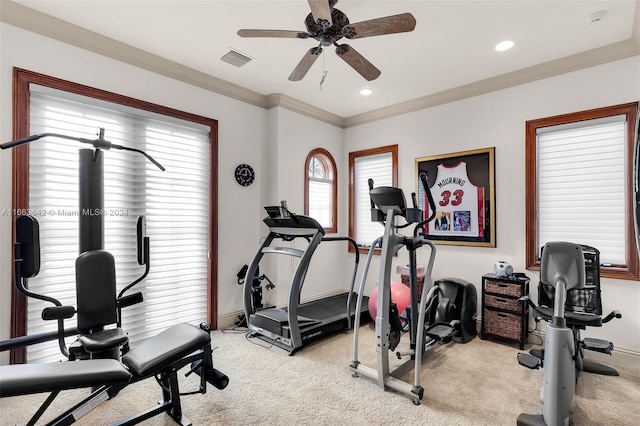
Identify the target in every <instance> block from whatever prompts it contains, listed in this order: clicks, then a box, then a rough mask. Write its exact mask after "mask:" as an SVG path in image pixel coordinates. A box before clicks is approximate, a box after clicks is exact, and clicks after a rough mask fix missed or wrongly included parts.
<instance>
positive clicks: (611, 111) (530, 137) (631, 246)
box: [525, 102, 640, 280]
mask: <svg viewBox="0 0 640 426" xmlns="http://www.w3.org/2000/svg"><path fill="white" fill-rule="evenodd" d="M637 114H638V102H631V103H627V104H620V105H614V106H610V107H604V108H596V109H591V110H587V111H581V112H575V113H569V114H562V115H556V116H553V117H547V118H541V119H536V120H530V121H527V122H526V136H525V139H526V147H525V158H526V163H525V178H526V212H525V215H526V264H527V269H531V270H539V269H540V260H539V249H540V248H539V245H540V244H539V243H538V222H537V192H538V188H537V161H536V160H537V155H536V154H537V129H538V128H540V127H549V126H555V125H560V124H568V123H575V122H579V121H585V120H591V119H596V118H602V117H610V116H615V115H626V117H627V128H626V132H627V141H626V160H625V161H626V165H625V167H626V173H625V178H626V186H627V187H626V193H627V202H626V211H625V216H626V223H625V228H626V245H625V252H626V265H612V266H601V267H600V275H601V276H602V277H607V278H616V279H623V280H638V279H639V278H640V264H639V262H638V255H637V253H638V252H637V248H636V238H635V233H634V229H635V225H634V209H633V203H634V201H633V182H634V178H633V169H634V165H633V153H634V138H635V132H636V129H635V126H636V122H637V119H638V116H637Z"/></svg>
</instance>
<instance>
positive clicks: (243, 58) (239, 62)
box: [220, 49, 253, 68]
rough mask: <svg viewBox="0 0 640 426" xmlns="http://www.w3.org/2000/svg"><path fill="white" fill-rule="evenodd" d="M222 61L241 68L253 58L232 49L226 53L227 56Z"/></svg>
mask: <svg viewBox="0 0 640 426" xmlns="http://www.w3.org/2000/svg"><path fill="white" fill-rule="evenodd" d="M220 59H222V60H223V61H224V62H226V63H228V64H231V65H235V66H236V67H238V68H240V67H241V66H243V65H244V64H246V63H247V62H249V61H251V60H252V59H253V58H251V57H249V56H247V55H244V54H242V53H240V52H238V51H237V50H233V49H231V50H230V51H228V52H227V53H225V55H224V56H223V57H222V58H220Z"/></svg>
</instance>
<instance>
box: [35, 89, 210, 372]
mask: <svg viewBox="0 0 640 426" xmlns="http://www.w3.org/2000/svg"><path fill="white" fill-rule="evenodd" d="M43 92H45V93H39V92H38V88H36V87H34V88H32V91H31V104H30V120H31V121H30V126H31V127H30V133H31V134H40V133H60V134H65V135H69V136H75V137H83V138H87V139H96V137H97V130H98V128H104V129H105V139H106V140H108V141H110V142H113V143H114V144H118V145H123V146H127V147H132V148H136V149H141V150H143V151H145V152H147V153H148V154H149V155H151V156H152V157H153V158H154V159H156V160H157V161H158V162H160V163H161V164H162V165H163V166H164V167H165V168H166V171H164V172H162V171H160V170H159V169H157V168H156V166H154V165H153V164H151V163H150V162H148V161H147V160H146V159H145V158H144V157H143V156H142V155H139V154H136V153H134V152H128V151H117V150H110V151H104V152H103V155H104V183H105V185H104V209H105V215H104V237H105V239H104V249H105V250H107V251H109V252H110V253H111V254H113V255H114V257H115V259H116V275H117V284H118V285H117V287H118V291H120V290H121V289H122V288H123V287H124V286H126V285H127V284H129V283H130V282H132V281H133V280H135V279H136V278H137V277H139V276H140V275H141V274H142V272H143V270H144V267H143V266H140V265H138V263H137V261H136V227H135V226H136V219H137V217H138V216H139V215H144V216H145V218H146V223H147V235H148V236H149V237H150V257H151V259H150V264H151V270H150V273H149V275H148V276H147V278H146V279H145V280H144V281H142V282H141V283H139V284H137V285H136V286H135V287H134V288H133V289H131V290H130V291H129V292H127V294H131V293H133V292H136V291H141V292H142V293H143V295H144V301H143V302H142V303H140V304H137V305H134V306H131V307H128V308H125V309H124V310H123V328H124V329H125V330H126V331H127V332H128V334H129V339H130V342H131V343H132V344H135V342H137V341H139V340H141V339H144V338H147V337H149V336H152V335H154V334H157V333H158V332H159V331H161V330H163V329H165V328H166V327H168V326H169V325H171V324H174V323H176V322H190V323H194V324H197V323H199V322H202V321H206V318H207V273H208V271H207V258H208V255H209V253H208V223H209V222H208V215H209V143H208V141H209V139H208V134H209V128H208V127H207V126H203V125H200V124H196V123H191V122H187V121H182V120H177V119H174V118H169V117H164V116H160V115H157V114H151V113H147V112H143V111H138V110H134V109H132V108H125V107H121V106H119V105H115V104H107V103H105V102H100V103H98V101H95V100H93V99H91V98H85V97H79V96H77V97H76V96H74V97H73V98H72V99H69V97H68V95H67V94H62V93H63V92H61V93H57V91H54V90H51V89H43ZM87 148H88V149H90V148H91V146H90V145H83V144H80V143H76V142H73V141H68V140H64V139H60V138H54V137H50V138H44V139H41V140H39V141H37V142H34V143H32V144H30V157H29V186H30V190H29V208H30V209H31V211H33V212H39V213H40V214H38V215H37V219H38V221H39V222H40V245H41V269H40V273H39V275H38V276H37V277H35V278H32V279H30V280H29V287H30V289H31V290H32V291H34V292H36V293H41V294H46V295H50V296H53V297H55V298H57V299H59V300H60V301H61V302H62V303H63V304H64V305H67V304H68V305H73V306H75V305H76V300H75V259H76V257H77V256H78V254H79V253H78V220H79V218H78V214H79V212H78V156H79V154H78V152H79V150H80V149H87ZM48 305H50V304H47V303H45V302H41V301H38V300H34V299H30V298H29V299H28V307H27V332H28V334H34V333H39V332H44V331H52V330H55V329H56V323H55V321H47V322H45V321H43V320H42V319H41V317H40V314H41V311H42V309H43V308H44V307H45V306H48ZM75 321H76V320H75V318H72V319H70V320H67V325H66V326H67V327H72V326H75ZM60 358H61V354H60V352H59V349H58V346H57V342H47V343H42V344H38V345H33V346H30V347H28V349H27V361H28V362H44V361H53V360H57V359H60Z"/></svg>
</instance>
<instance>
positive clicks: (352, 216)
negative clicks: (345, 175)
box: [349, 145, 398, 253]
mask: <svg viewBox="0 0 640 426" xmlns="http://www.w3.org/2000/svg"><path fill="white" fill-rule="evenodd" d="M389 152H390V153H391V168H392V171H391V173H392V174H391V181H392V185H393V186H398V145H387V146H381V147H378V148H371V149H364V150H362V151H355V152H350V153H349V236H351V238H353V239H355V240H356V241H357V236H356V209H355V206H356V188H355V186H356V184H355V182H356V175H355V173H356V170H355V167H354V166H355V161H356V158H359V157H367V156H370V155H377V154H385V153H389ZM359 250H360V253H367V252H368V251H369V249H368V248H360V249H359ZM349 251H354V248H353V247H352V246H351V245H349ZM379 251H380V249H376V253H379Z"/></svg>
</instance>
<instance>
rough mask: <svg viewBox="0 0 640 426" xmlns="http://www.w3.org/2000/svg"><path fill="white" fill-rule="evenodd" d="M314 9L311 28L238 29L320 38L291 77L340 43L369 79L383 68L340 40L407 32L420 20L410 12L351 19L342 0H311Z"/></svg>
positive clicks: (345, 55)
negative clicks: (340, 5) (340, 7)
mask: <svg viewBox="0 0 640 426" xmlns="http://www.w3.org/2000/svg"><path fill="white" fill-rule="evenodd" d="M308 2H309V6H310V7H311V13H309V15H307V18H306V19H305V21H304V23H305V25H306V27H307V32H304V31H289V30H252V29H242V30H238V35H239V36H240V37H279V38H299V39H307V38H313V39H316V40H317V41H319V42H320V44H319V45H318V46H317V47H312V48H311V49H309V50H308V51H307V53H306V54H305V55H304V56H303V57H302V60H301V61H300V62H299V63H298V65H297V66H296V68H295V69H294V70H293V72H292V73H291V75H290V76H289V80H291V81H299V80H302V79H303V78H304V76H305V75H306V74H307V71H309V69H310V68H311V66H312V65H313V64H314V62H315V61H316V59H318V57H319V56H320V53H322V47H323V46H331V45H332V44H333V45H334V46H336V54H337V55H338V56H339V57H340V58H342V59H343V60H344V61H345V62H346V63H347V64H349V65H350V66H351V67H352V68H353V69H354V70H356V71H357V72H358V73H359V74H360V75H361V76H362V77H364V78H365V79H366V80H368V81H371V80H375V79H376V78H378V77H379V76H380V70H379V69H378V68H376V67H375V66H374V65H373V64H372V63H371V62H369V61H368V60H367V59H365V58H364V57H363V56H362V55H361V54H360V53H358V51H357V50H355V49H354V48H353V47H351V46H350V45H348V44H345V43H343V44H338V40H340V39H342V38H343V37H344V38H347V39H357V38H364V37H372V36H377V35H384V34H394V33H404V32H409V31H413V29H414V28H415V26H416V20H415V18H414V17H413V15H412V14H410V13H402V14H399V15H392V16H386V17H384V18H377V19H371V20H368V21H362V22H357V23H355V24H351V23H349V18H347V15H345V14H344V13H342V12H341V11H340V10H338V9H336V8H335V7H334V6H335V4H336V3H337V2H338V0H308Z"/></svg>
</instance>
